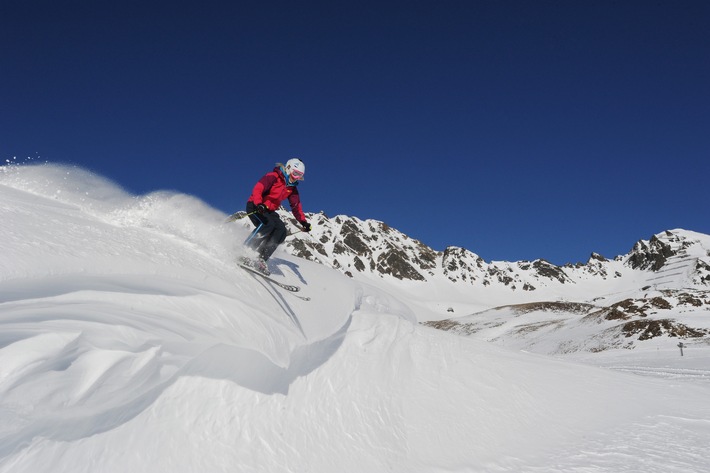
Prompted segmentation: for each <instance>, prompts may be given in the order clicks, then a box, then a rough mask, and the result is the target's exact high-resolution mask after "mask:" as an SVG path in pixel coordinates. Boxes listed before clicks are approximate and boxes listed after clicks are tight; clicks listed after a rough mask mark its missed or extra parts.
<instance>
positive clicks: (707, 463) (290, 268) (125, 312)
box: [0, 165, 710, 473]
mask: <svg viewBox="0 0 710 473" xmlns="http://www.w3.org/2000/svg"><path fill="white" fill-rule="evenodd" d="M225 217H226V215H224V214H223V213H221V212H219V211H217V210H215V209H212V208H210V207H209V206H207V205H206V204H205V203H203V202H201V201H200V200H199V199H197V198H195V197H192V196H188V195H184V194H180V193H176V192H156V193H152V194H149V195H144V196H134V195H130V194H129V193H127V192H125V191H123V190H122V189H121V188H120V187H119V186H117V185H115V184H113V183H111V182H109V181H107V180H106V179H103V178H101V177H98V176H95V175H93V174H91V173H89V172H87V171H85V170H82V169H77V168H73V167H63V166H56V165H39V166H3V167H0V222H1V223H0V241H1V242H2V250H0V472H13V473H18V472H33V473H36V472H72V473H78V472H127V471H131V472H171V473H178V472H227V471H229V472H235V471H238V472H309V473H314V472H585V473H592V472H663V473H668V472H684V473H687V472H701V471H708V470H710V460H709V459H708V456H707V446H708V445H710V403H708V399H710V383H708V380H710V368H709V365H708V361H710V356H708V352H709V351H710V350H709V349H708V347H706V346H693V347H692V348H688V349H687V350H686V353H685V356H684V357H682V358H681V357H680V356H679V353H678V348H675V347H674V346H671V345H668V344H667V343H666V344H665V345H663V346H651V347H649V348H647V349H646V350H643V351H636V350H634V351H629V350H609V351H606V352H603V353H599V354H590V353H586V354H584V355H580V354H577V355H576V356H567V357H564V356H559V357H551V356H546V355H541V354H533V353H529V352H527V351H521V350H520V347H514V348H506V347H500V346H497V345H495V344H492V343H490V342H488V341H486V340H485V339H482V338H480V337H479V338H477V337H462V336H458V335H454V334H451V333H448V332H445V331H439V330H435V329H432V328H428V327H424V326H422V325H419V324H417V319H420V320H421V319H422V318H425V317H422V311H424V310H425V309H424V308H423V306H422V304H421V302H420V301H426V300H428V301H429V304H430V305H431V307H432V308H434V307H445V306H446V305H447V303H448V301H446V300H441V299H440V294H441V291H440V289H441V288H438V287H436V286H435V287H433V288H432V289H431V292H429V293H427V292H426V291H427V286H426V285H417V286H416V290H417V294H416V297H413V298H412V300H416V301H418V302H417V303H416V307H414V308H413V307H411V306H410V303H411V301H410V300H408V298H407V296H406V294H407V291H408V289H409V286H408V285H407V284H405V283H402V284H401V285H400V286H397V283H396V282H394V281H387V282H380V283H379V284H375V283H374V282H373V283H369V282H367V281H363V280H353V279H350V278H347V277H345V276H343V275H341V274H340V273H339V272H337V271H335V270H333V269H330V268H327V267H324V266H322V265H318V264H315V263H311V262H308V261H305V260H301V259H298V258H295V257H293V256H290V255H288V254H286V253H285V252H282V251H278V252H277V253H276V254H275V256H274V258H273V259H272V261H271V269H272V272H273V275H274V277H275V278H277V279H282V280H284V281H285V282H289V283H293V284H298V285H300V286H302V291H301V292H300V293H299V295H302V296H307V297H310V298H311V300H310V301H304V300H301V299H299V298H297V297H295V296H294V295H293V294H289V293H286V292H285V291H283V290H282V289H280V288H277V287H275V286H273V285H271V284H270V283H268V282H266V281H264V280H263V279H261V278H260V277H258V276H253V275H251V274H249V273H247V272H245V271H243V270H241V269H240V268H238V267H237V266H236V265H235V260H236V259H237V258H238V257H239V255H240V254H242V251H243V250H242V249H241V242H242V241H243V240H244V238H245V237H246V235H247V230H246V229H245V228H244V227H243V226H241V225H234V224H224V219H225ZM458 297H461V296H460V295H459V296H458ZM497 302H504V301H497ZM511 302H512V301H511ZM460 303H461V304H465V301H463V300H462V301H460ZM468 305H469V306H470V307H475V306H477V302H476V301H470V302H469V303H468ZM431 318H432V319H434V318H441V317H440V316H437V315H435V314H433V312H432V317H431ZM550 336H551V337H553V336H554V333H553V334H550ZM594 365H596V366H594Z"/></svg>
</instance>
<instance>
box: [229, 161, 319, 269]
mask: <svg viewBox="0 0 710 473" xmlns="http://www.w3.org/2000/svg"><path fill="white" fill-rule="evenodd" d="M305 172H306V166H305V165H304V164H303V161H301V160H300V159H298V158H292V159H289V160H288V161H287V162H286V164H285V165H284V164H281V163H276V167H274V170H273V171H271V172H268V173H266V174H265V175H264V177H262V178H261V179H259V181H258V182H257V183H256V185H254V189H253V190H252V192H251V196H250V197H249V200H248V201H247V214H249V218H250V219H251V221H252V223H253V224H254V226H255V227H256V229H255V230H254V232H253V233H252V234H251V236H250V237H249V238H248V239H247V246H249V247H250V248H252V249H254V250H255V251H256V253H257V255H258V256H257V257H256V258H243V260H242V262H243V263H244V264H245V265H247V266H249V267H251V268H254V269H256V270H257V271H260V272H262V273H264V274H266V275H268V274H269V270H268V266H267V264H266V262H267V261H268V260H269V258H270V257H271V255H272V254H273V253H274V251H276V248H277V247H278V246H279V245H280V244H281V243H283V241H284V240H285V239H286V225H285V224H284V223H283V222H282V221H281V218H279V214H278V213H277V212H276V210H277V209H278V208H279V207H280V206H281V201H283V200H285V199H288V202H289V204H290V205H291V213H293V216H294V217H296V220H297V221H298V223H300V224H301V226H302V227H303V230H304V231H306V232H310V231H311V224H310V223H308V221H307V220H306V216H305V214H304V213H303V209H302V207H301V198H300V196H299V194H298V184H299V183H300V182H301V181H302V180H303V175H304V173H305Z"/></svg>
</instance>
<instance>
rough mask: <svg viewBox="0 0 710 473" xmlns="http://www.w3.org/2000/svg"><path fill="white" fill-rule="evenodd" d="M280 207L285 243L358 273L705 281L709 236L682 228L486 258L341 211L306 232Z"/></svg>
mask: <svg viewBox="0 0 710 473" xmlns="http://www.w3.org/2000/svg"><path fill="white" fill-rule="evenodd" d="M282 212H283V213H282V217H283V218H284V220H285V221H287V222H288V223H289V226H290V231H291V232H292V234H293V236H292V237H291V238H289V239H288V240H287V243H286V248H287V249H288V251H289V252H290V253H292V254H294V255H296V256H299V257H302V258H305V259H308V260H311V261H316V262H319V263H321V264H323V265H326V266H329V267H332V268H335V269H337V270H339V271H341V272H343V273H344V274H346V275H348V276H351V277H353V276H354V275H356V274H358V273H359V274H369V275H376V276H378V277H381V278H383V279H385V280H386V279H388V278H394V279H399V280H410V281H422V282H426V281H433V280H440V279H442V278H444V279H446V280H447V281H449V282H451V283H454V284H461V285H471V286H477V287H484V288H485V287H493V286H497V287H504V288H507V289H508V290H510V291H512V292H515V291H528V292H533V291H536V290H538V289H541V288H545V287H547V288H549V287H559V286H564V285H575V284H580V283H583V282H584V281H588V280H590V279H599V280H610V279H612V280H613V279H622V278H630V277H631V278H635V279H639V278H640V279H644V278H645V279H647V280H648V282H649V283H650V284H651V285H654V286H659V285H663V284H665V283H675V285H676V286H677V285H678V284H680V285H681V286H688V287H696V286H697V287H701V288H708V287H710V236H708V235H704V234H701V233H696V232H691V231H687V230H680V229H678V230H671V231H666V232H663V233H660V234H658V235H653V236H652V237H651V238H650V240H640V241H638V242H637V243H636V244H635V245H634V246H633V248H632V249H631V251H630V252H629V253H627V254H625V255H621V256H616V257H615V258H613V259H607V258H605V257H604V256H602V255H600V254H598V253H592V254H591V256H590V257H589V260H588V261H587V262H586V263H577V264H567V265H564V266H556V265H554V264H552V263H549V262H548V261H545V260H544V259H537V260H534V261H517V262H503V261H496V262H486V261H484V260H483V259H482V258H481V257H480V256H478V255H477V254H475V253H473V252H471V251H469V250H467V249H465V248H460V247H455V246H450V247H448V248H446V249H445V250H444V251H435V250H433V249H431V248H429V247H428V246H426V245H425V244H423V243H422V242H420V241H418V240H416V239H413V238H410V237H408V236H407V235H405V234H403V233H401V232H400V231H398V230H396V229H394V228H392V227H390V226H388V225H387V224H386V223H383V222H380V221H377V220H360V219H358V218H356V217H346V216H342V215H339V216H336V217H334V218H329V217H327V216H326V215H325V214H322V213H321V214H311V215H309V218H310V219H311V222H312V223H313V231H312V232H311V233H310V234H305V233H302V232H299V227H298V226H297V223H296V222H295V220H294V219H293V217H291V215H290V213H288V212H285V211H283V210H282Z"/></svg>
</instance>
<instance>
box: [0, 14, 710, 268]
mask: <svg viewBox="0 0 710 473" xmlns="http://www.w3.org/2000/svg"><path fill="white" fill-rule="evenodd" d="M709 22H710V2H706V1H681V2H677V1H650V0H649V1H604V0H601V1H561V0H560V1H492V0H491V1H416V0H414V1H407V2H398V1H392V2H382V1H379V2H369V1H364V2H340V1H323V2H309V1H303V2H279V1H217V2H212V1H204V2H181V1H171V2H167V1H165V2H164V1H154V2H150V1H126V2H111V3H109V2H96V1H86V2H77V1H67V2H44V1H4V2H2V5H0V39H1V40H2V44H3V45H4V46H3V48H2V49H0V70H1V71H2V87H0V108H1V109H2V112H1V113H0V153H1V154H0V158H2V160H3V161H4V160H5V159H11V158H12V157H14V156H16V157H17V158H18V159H25V158H26V157H32V158H33V159H34V160H37V159H40V160H42V161H45V160H46V161H49V162H55V163H71V164H75V165H77V166H82V167H86V168H88V169H90V170H92V171H95V172H96V173H98V174H101V175H103V176H105V177H108V178H110V179H112V180H114V181H115V182H116V183H118V184H120V185H121V186H123V187H125V188H126V189H127V190H129V191H131V192H134V193H138V194H143V193H147V192H151V191H155V190H161V189H170V190H177V191H180V192H185V193H188V194H192V195H195V196H196V197H198V198H200V199H202V200H204V201H206V202H207V203H208V204H210V205H212V206H213V207H215V208H218V209H220V210H222V211H224V212H226V213H231V212H232V211H235V210H238V209H242V208H243V206H244V203H245V201H246V198H247V196H248V195H249V193H250V190H251V187H252V186H253V184H254V182H255V181H256V180H257V179H258V178H259V177H261V175H262V174H263V173H264V172H266V171H268V170H270V169H271V167H272V166H273V164H274V163H275V162H276V161H285V160H286V159H288V158H289V157H292V156H299V157H301V158H302V159H303V161H304V162H305V163H306V167H307V171H306V181H305V182H304V184H303V186H302V187H301V193H302V198H303V202H304V207H305V210H306V211H311V212H319V211H324V212H325V213H326V214H327V215H329V216H335V215H338V214H344V215H350V216H357V217H359V218H362V219H367V218H372V219H377V220H382V221H384V222H386V223H387V224H389V225H390V226H392V227H395V228H397V229H399V230H401V231H403V232H404V233H406V234H408V235H410V236H412V237H414V238H417V239H419V240H421V241H422V242H424V243H425V244H427V245H429V246H431V247H433V248H434V249H437V250H443V249H444V248H445V247H446V246H449V245H456V246H463V247H465V248H468V249H469V250H471V251H474V252H475V253H478V254H479V255H480V256H482V257H483V258H484V259H486V260H487V261H491V260H508V261H516V260H523V259H528V260H531V259H536V258H545V259H547V260H549V261H552V262H554V263H557V264H563V263H566V262H577V261H586V259H587V257H588V256H589V254H590V253H591V252H592V251H596V252H599V253H602V254H604V255H605V256H608V257H613V256H616V255H618V254H622V253H625V252H627V251H628V250H629V249H630V248H631V246H632V245H633V243H634V242H635V241H636V240H637V239H640V238H644V239H645V238H648V237H650V236H651V235H652V234H654V233H658V232H660V231H663V230H666V229H671V228H686V229H689V230H694V231H699V232H703V233H710V219H709V218H708V210H707V209H708V202H710V194H709V193H708V174H709V171H710V159H709V157H710V156H709V155H710V87H709V86H708V84H710V29H708V28H707V25H708V23H709ZM38 157H39V158H38Z"/></svg>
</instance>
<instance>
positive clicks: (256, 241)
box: [247, 202, 287, 261]
mask: <svg viewBox="0 0 710 473" xmlns="http://www.w3.org/2000/svg"><path fill="white" fill-rule="evenodd" d="M255 210H256V205H254V203H253V202H247V213H251V215H249V219H251V222H252V223H253V224H254V226H255V227H256V228H257V233H256V235H255V236H254V238H252V239H251V240H250V241H249V243H248V246H249V247H251V248H253V249H254V250H256V252H257V253H259V256H260V257H261V258H262V259H263V260H264V261H266V260H268V259H269V258H271V255H272V254H273V253H274V251H276V248H278V246H279V245H280V244H281V243H283V242H284V240H285V239H286V233H287V231H286V225H285V224H284V223H283V222H282V221H281V218H279V214H278V213H277V212H266V213H263V214H260V213H252V212H254V211H255Z"/></svg>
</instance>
